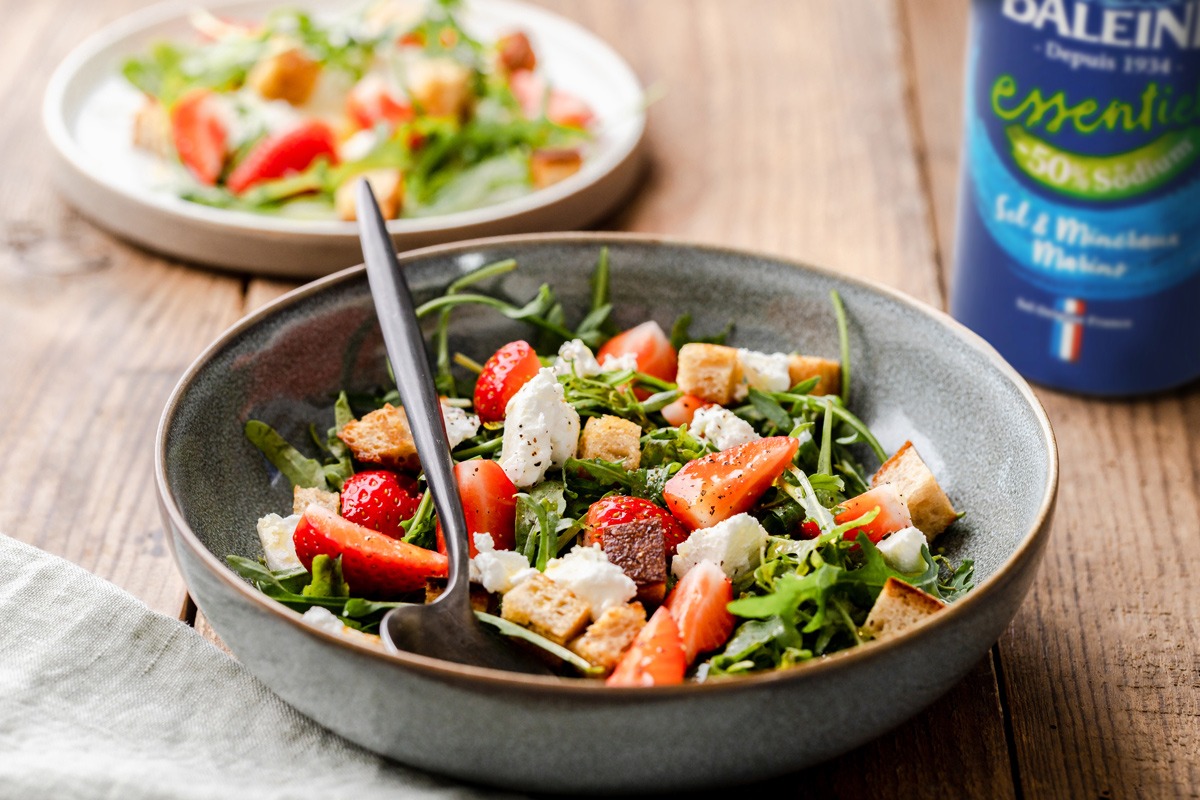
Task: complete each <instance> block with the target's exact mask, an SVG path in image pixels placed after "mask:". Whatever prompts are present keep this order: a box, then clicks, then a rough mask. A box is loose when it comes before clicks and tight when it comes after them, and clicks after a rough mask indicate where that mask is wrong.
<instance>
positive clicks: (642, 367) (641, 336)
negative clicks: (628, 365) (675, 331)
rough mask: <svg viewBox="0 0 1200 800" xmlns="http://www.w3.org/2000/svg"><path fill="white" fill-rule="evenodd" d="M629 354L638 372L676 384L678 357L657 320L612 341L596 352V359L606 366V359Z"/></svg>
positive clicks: (619, 334) (635, 328)
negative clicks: (635, 360) (635, 361)
mask: <svg viewBox="0 0 1200 800" xmlns="http://www.w3.org/2000/svg"><path fill="white" fill-rule="evenodd" d="M627 353H632V354H633V357H634V358H635V359H637V368H638V372H644V373H646V374H647V375H650V376H651V377H654V378H658V379H659V380H663V381H668V382H672V383H673V382H674V381H675V373H676V371H677V370H678V367H679V356H678V354H677V353H676V352H675V348H674V347H672V346H671V340H670V339H668V338H667V334H665V333H663V329H662V328H661V327H659V324H658V323H657V322H655V321H654V320H650V321H649V322H643V323H642V324H641V325H637V326H635V327H633V328H630V329H629V330H627V331H625V332H623V333H618V334H617V335H616V336H614V337H613V338H611V339H609V340H608V341H607V342H605V343H604V344H603V345H602V346H601V347H600V350H599V351H598V352H597V353H596V359H597V360H598V361H599V362H600V363H601V364H603V363H604V359H605V357H606V356H613V357H614V358H619V357H620V356H623V355H625V354H627Z"/></svg>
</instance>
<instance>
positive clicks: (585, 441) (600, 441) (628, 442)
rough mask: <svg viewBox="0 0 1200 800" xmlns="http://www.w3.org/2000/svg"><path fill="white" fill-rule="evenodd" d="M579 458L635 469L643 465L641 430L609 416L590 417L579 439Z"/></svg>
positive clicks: (635, 424) (625, 420) (639, 427)
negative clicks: (618, 464) (615, 463)
mask: <svg viewBox="0 0 1200 800" xmlns="http://www.w3.org/2000/svg"><path fill="white" fill-rule="evenodd" d="M579 458H581V459H584V460H586V459H589V458H599V459H601V460H603V461H612V462H617V463H620V464H621V465H622V466H623V467H625V469H628V470H634V469H637V468H638V465H639V464H641V463H642V426H641V425H638V424H637V423H636V422H633V421H631V420H627V419H621V418H620V417H614V416H612V415H611V414H605V415H604V416H602V417H590V418H589V419H588V421H587V424H586V425H584V426H583V435H582V436H581V437H580V439H579Z"/></svg>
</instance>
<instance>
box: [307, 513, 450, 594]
mask: <svg viewBox="0 0 1200 800" xmlns="http://www.w3.org/2000/svg"><path fill="white" fill-rule="evenodd" d="M292 542H293V543H294V544H295V545H296V555H297V556H299V558H300V562H301V563H302V564H304V567H305V569H312V561H313V558H315V557H316V556H318V555H327V556H329V557H330V558H336V557H337V556H341V557H342V575H343V576H345V578H346V583H348V584H350V592H351V594H352V596H354V597H366V598H369V599H375V600H382V599H388V598H395V597H397V596H399V595H402V594H405V593H407V592H412V591H415V590H417V589H420V588H422V587H423V586H424V585H425V581H426V579H428V578H444V577H445V576H446V567H447V562H446V557H445V556H444V555H442V554H441V553H438V552H436V551H433V550H426V549H425V548H423V547H417V546H416V545H413V544H408V543H407V542H403V541H400V540H399V539H393V538H391V537H390V536H386V535H384V534H382V533H379V532H378V531H373V530H371V529H370V528H364V527H363V526H362V525H356V524H354V523H353V522H350V521H349V520H346V519H343V518H342V517H339V516H338V515H337V514H335V513H333V512H332V511H330V510H329V509H327V508H323V507H321V506H318V505H310V506H309V507H308V509H307V510H306V511H305V512H304V516H303V517H301V518H300V523H299V524H298V525H297V526H296V532H295V534H293V535H292Z"/></svg>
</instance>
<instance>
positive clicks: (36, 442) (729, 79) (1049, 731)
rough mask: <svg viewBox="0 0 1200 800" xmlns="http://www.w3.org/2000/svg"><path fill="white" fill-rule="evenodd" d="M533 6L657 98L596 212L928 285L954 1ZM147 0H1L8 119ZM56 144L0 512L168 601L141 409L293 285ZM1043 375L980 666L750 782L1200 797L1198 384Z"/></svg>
mask: <svg viewBox="0 0 1200 800" xmlns="http://www.w3.org/2000/svg"><path fill="white" fill-rule="evenodd" d="M540 4H541V5H544V6H547V7H549V8H551V9H552V10H555V11H558V12H560V13H562V14H564V15H566V16H568V17H571V18H574V19H576V20H578V21H579V22H581V23H582V24H583V25H584V26H586V27H588V28H590V29H592V30H594V31H596V32H597V33H599V34H600V35H601V36H603V37H605V38H606V39H608V40H609V41H610V42H612V43H613V44H614V46H615V47H616V48H617V49H618V50H619V51H620V52H621V53H622V54H623V55H624V56H625V57H626V58H627V59H629V61H630V62H631V63H632V64H633V66H634V69H635V71H636V72H637V73H638V75H639V76H640V77H641V78H642V80H643V81H644V82H645V83H646V84H655V85H658V86H660V87H661V88H662V89H663V90H664V92H665V94H664V96H663V98H662V100H661V101H659V102H658V103H656V104H655V105H654V106H653V107H652V108H651V109H650V129H649V131H650V132H649V141H648V145H649V146H648V151H649V154H650V157H651V162H652V165H651V168H650V170H649V171H648V173H647V175H646V178H645V181H644V185H643V186H642V188H641V191H640V192H639V194H638V195H637V196H636V197H635V198H633V199H632V200H631V202H630V203H629V204H628V206H627V207H626V208H625V209H623V210H622V211H620V212H619V213H617V214H616V215H615V216H614V217H613V218H612V219H610V220H608V221H606V223H605V227H612V228H617V229H625V230H638V231H652V232H661V233H665V234H669V235H673V236H679V237H683V238H690V239H697V240H700V241H707V242H716V243H721V244H727V245H733V246H739V247H749V248H752V249H756V250H763V251H769V252H774V253H780V254H784V255H787V256H791V257H795V258H799V259H803V260H808V261H812V262H816V263H821V264H824V265H827V266H832V267H835V268H838V269H841V270H844V271H846V272H848V273H852V274H856V275H861V276H864V277H871V278H876V279H879V280H882V281H884V282H887V283H890V284H892V285H894V286H898V287H900V288H902V289H904V290H906V291H908V292H910V293H912V294H914V295H916V296H917V297H919V298H921V299H923V300H926V301H928V302H932V303H935V304H942V303H943V302H944V287H945V285H946V282H947V280H948V275H947V265H948V263H949V259H950V253H951V252H952V240H953V209H954V203H955V196H956V193H955V175H956V171H957V153H958V138H959V131H960V129H961V126H960V123H959V119H958V113H959V112H958V109H959V107H960V101H959V95H960V92H961V74H962V73H961V66H962V48H963V28H964V25H965V3H964V2H961V1H960V0H907V2H900V0H897V1H896V2H884V1H883V0H853V2H851V1H850V0H842V1H840V2H839V1H837V0H824V1H823V2H811V3H807V2H806V3H796V2H790V1H789V0H743V2H739V3H730V2H728V0H656V2H654V3H647V2H640V1H639V0H592V1H591V2H589V3H579V2H572V1H571V0H545V1H544V2H541V3H540ZM139 5H141V3H140V2H135V1H134V0H104V2H97V3H92V4H75V3H69V2H68V0H59V2H45V3H24V2H20V0H7V2H0V13H3V18H4V19H5V21H6V26H7V28H8V29H9V30H10V31H20V33H21V35H20V36H15V35H10V36H8V37H6V40H7V43H8V46H6V48H3V49H0V97H3V99H4V101H5V104H6V105H5V107H6V109H7V110H8V115H7V117H8V119H9V120H28V121H31V120H35V119H36V118H37V113H38V111H37V109H38V103H39V101H40V95H41V92H42V89H43V87H44V85H45V80H46V78H47V77H48V75H49V69H50V68H51V67H52V66H53V64H55V63H57V61H58V60H59V59H60V58H61V57H62V56H63V55H64V54H65V53H66V51H67V50H68V49H69V48H70V47H71V46H72V45H74V44H75V43H76V42H78V41H79V40H81V39H82V38H83V37H84V36H85V35H86V34H87V33H90V32H91V31H92V30H95V29H96V28H97V27H99V25H100V24H103V23H105V22H107V21H110V20H112V19H115V18H117V17H118V16H120V15H121V14H123V13H125V12H127V11H128V10H131V9H132V8H134V7H137V6H139ZM67 9H69V12H70V13H67ZM29 76H36V77H35V78H34V79H32V80H31V79H30V78H29ZM47 147H48V145H47V144H46V143H45V142H44V140H43V138H42V136H41V133H40V130H38V128H37V127H36V125H34V124H32V123H29V124H14V123H12V122H9V123H7V124H5V125H3V126H0V166H2V167H3V170H4V174H5V176H6V179H5V181H3V182H0V230H2V231H3V236H2V237H0V375H4V376H6V379H5V380H3V381H0V408H3V409H4V410H5V412H6V413H5V414H4V415H2V416H0V446H4V448H5V452H6V453H7V455H8V458H6V459H5V460H4V461H3V462H2V464H0V531H2V532H4V533H7V534H8V535H11V536H15V537H17V538H19V539H22V540H25V541H29V542H32V543H34V544H36V545H38V546H40V547H43V548H44V549H47V550H50V551H51V552H55V553H58V554H60V555H64V556H66V557H67V558H69V559H71V560H73V561H76V562H77V563H80V564H82V565H83V566H85V567H87V568H88V569H91V570H93V571H95V572H97V573H98V574H100V575H103V576H104V577H107V578H109V579H111V580H114V581H115V582H117V583H118V584H119V585H121V586H123V587H125V588H126V589H128V590H130V591H131V592H132V593H134V594H135V595H137V596H138V597H140V598H142V599H143V600H144V601H146V602H147V603H149V604H150V605H151V606H152V607H154V608H156V609H159V610H162V611H165V612H166V613H171V614H176V613H179V612H180V609H181V608H183V598H184V595H183V587H182V584H181V582H180V580H179V578H178V576H177V574H176V573H175V570H174V567H173V565H172V564H171V561H170V558H169V555H168V554H167V552H166V549H165V547H164V542H163V533H162V527H161V523H160V522H159V520H158V513H157V509H156V507H155V502H154V497H153V482H152V475H153V472H152V457H153V436H154V429H155V426H156V424H157V420H158V415H159V413H160V411H161V408H162V405H163V403H164V402H165V399H166V396H167V394H168V393H169V391H170V389H171V387H172V386H173V385H174V383H175V381H176V379H177V378H178V376H179V374H180V373H181V372H182V370H183V369H184V368H185V367H186V365H187V364H188V363H189V362H190V361H191V359H192V358H193V357H194V356H195V355H196V354H197V353H198V352H199V351H200V350H201V349H202V348H203V347H204V345H206V344H207V343H208V342H209V341H210V340H212V339H213V338H214V337H215V336H216V335H217V334H218V333H219V332H220V331H221V330H222V329H224V328H225V327H226V326H227V325H228V324H230V323H231V322H233V321H234V320H236V319H237V318H238V317H240V316H241V315H242V314H243V313H245V312H246V311H247V310H249V309H252V308H255V307H258V306H259V305H261V304H262V303H264V302H267V301H268V300H270V299H272V298H273V297H276V296H278V295H279V294H280V293H282V292H284V291H286V290H287V289H289V288H291V286H292V284H288V283H281V282H276V281H261V280H253V279H251V280H249V281H246V280H243V279H241V278H239V277H231V276H226V275H222V274H218V273H211V272H205V271H201V270H196V269H191V268H184V267H180V266H178V265H175V264H171V263H168V262H165V261H163V260H161V259H158V258H155V257H153V256H150V255H147V254H144V253H142V252H141V251H138V250H136V249H134V248H131V247H128V246H126V245H124V244H122V243H120V242H117V241H116V240H114V239H112V238H111V237H109V236H108V235H107V234H105V233H102V232H100V231H97V230H95V229H94V228H91V227H90V226H88V225H87V224H86V223H84V222H83V221H82V220H81V219H80V218H79V217H78V215H77V214H75V213H74V212H73V211H71V210H70V209H68V208H67V207H66V206H65V205H63V203H62V202H61V201H60V200H59V199H58V198H57V197H56V196H55V195H54V194H53V192H52V191H51V190H50V188H49V186H48V183H47V176H46V175H45V172H44V164H45V160H46V158H45V156H46V149H47ZM8 376H17V377H16V379H7V378H8ZM1041 395H1042V397H1043V399H1044V401H1045V402H1046V404H1047V406H1048V409H1049V411H1050V414H1051V417H1052V419H1053V421H1054V423H1055V425H1056V429H1057V431H1058V433H1059V437H1060V445H1061V447H1062V453H1063V496H1062V504H1061V508H1060V512H1059V518H1058V519H1059V522H1058V525H1057V528H1056V533H1055V536H1054V537H1053V539H1052V541H1051V545H1050V551H1049V553H1048V554H1047V558H1046V564H1045V567H1044V568H1043V571H1042V573H1041V576H1040V577H1039V581H1038V584H1037V587H1036V588H1035V590H1034V593H1033V595H1032V596H1031V598H1030V600H1029V601H1028V602H1027V603H1026V604H1025V606H1024V607H1023V608H1022V610H1021V612H1020V614H1019V616H1018V618H1017V621H1016V623H1015V624H1014V626H1013V627H1012V628H1011V629H1010V631H1009V632H1008V633H1007V634H1006V635H1005V637H1004V638H1003V640H1002V643H1001V646H1000V648H999V650H998V658H997V661H996V662H995V663H994V660H993V658H988V659H986V660H985V661H984V662H982V663H981V664H980V665H979V666H978V667H977V668H976V669H975V670H974V671H973V673H972V674H971V675H970V676H969V677H968V679H967V680H965V681H964V682H963V683H962V684H960V685H959V686H958V687H956V688H955V689H954V690H953V691H952V692H951V694H950V695H949V696H947V697H946V698H943V699H942V700H941V701H939V702H938V703H936V704H935V705H934V706H933V707H932V708H931V709H930V710H928V711H927V712H925V713H924V714H922V715H920V716H919V717H917V718H916V719H914V720H913V721H911V722H909V723H907V724H906V725H904V726H902V727H901V728H900V729H899V730H898V731H896V732H893V733H892V734H889V735H887V736H885V737H883V738H881V739H879V740H878V741H876V742H873V743H871V744H869V745H867V746H865V747H863V748H860V749H859V750H858V751H856V752H855V753H852V754H849V755H847V756H845V757H843V758H841V759H837V760H835V761H833V762H831V763H830V764H827V765H823V766H821V767H818V768H815V769H812V770H809V771H806V772H805V773H803V774H802V775H799V776H790V777H789V778H788V779H784V780H780V781H775V782H772V783H770V784H769V785H768V786H767V787H763V788H765V789H768V790H770V791H778V792H783V793H785V794H786V795H788V796H796V795H799V794H805V793H809V792H811V793H812V794H813V795H816V796H824V795H836V796H859V795H861V794H865V793H867V792H870V793H871V794H872V795H874V796H880V797H935V796H939V797H1011V796H1021V795H1024V796H1029V797H1066V796H1107V797H1125V796H1172V795H1175V796H1188V795H1195V791H1196V790H1195V787H1196V786H1198V785H1200V771H1198V770H1200V767H1198V766H1197V758H1196V755H1195V754H1196V753H1197V751H1198V750H1200V701H1198V698H1200V692H1197V688H1200V655H1198V651H1197V645H1196V641H1197V634H1198V633H1200V631H1197V629H1196V628H1197V624H1198V623H1197V619H1196V617H1197V612H1196V610H1195V601H1194V597H1195V596H1196V595H1195V590H1194V588H1193V587H1194V579H1195V578H1196V574H1195V570H1196V567H1195V564H1196V563H1197V559H1198V558H1200V552H1198V547H1200V537H1198V536H1197V535H1196V531H1197V530H1198V529H1200V503H1198V501H1197V498H1198V497H1200V456H1198V453H1200V442H1198V441H1197V436H1198V435H1200V434H1198V433H1197V431H1200V392H1198V391H1197V390H1196V389H1192V390H1189V391H1186V392H1180V393H1176V394H1174V395H1171V396H1169V397H1165V398H1161V399H1156V400H1150V401H1141V402H1134V403H1093V402H1087V401H1082V400H1079V399H1075V398H1068V397H1064V396H1061V395H1057V394H1055V393H1051V392H1042V393H1041ZM1148 510H1149V512H1151V513H1153V514H1155V516H1154V517H1153V518H1151V517H1149V516H1148ZM1164 520H1165V521H1164ZM1152 534H1156V535H1152ZM196 624H197V628H198V629H201V630H205V628H206V626H205V623H204V620H203V619H202V618H200V619H198V620H197V621H196ZM996 663H998V666H999V668H1000V670H999V672H997V670H996V669H995V668H994V666H995V664H996ZM1001 698H1004V700H1006V702H1007V705H1006V706H1002V704H1001ZM1006 715H1007V716H1006ZM1006 719H1007V722H1008V723H1009V727H1010V729H1011V731H1012V737H1011V738H1012V743H1013V746H1014V749H1015V753H1016V756H1017V758H1016V762H1015V765H1014V764H1013V763H1012V762H1011V761H1010V759H1009V750H1008V743H1007V742H1006V735H1005V722H1006ZM949 732H954V733H953V734H951V733H949ZM1014 775H1016V776H1017V778H1018V781H1019V782H1018V784H1016V785H1014V783H1013V776H1014Z"/></svg>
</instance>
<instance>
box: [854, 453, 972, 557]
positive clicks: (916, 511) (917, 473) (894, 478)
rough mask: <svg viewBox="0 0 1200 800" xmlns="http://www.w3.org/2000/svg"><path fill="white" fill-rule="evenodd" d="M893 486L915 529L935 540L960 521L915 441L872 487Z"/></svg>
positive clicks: (874, 478)
mask: <svg viewBox="0 0 1200 800" xmlns="http://www.w3.org/2000/svg"><path fill="white" fill-rule="evenodd" d="M882 483H890V484H892V486H894V487H895V488H896V491H897V492H899V494H900V497H901V499H903V500H904V503H905V504H906V505H907V506H908V513H909V515H910V516H911V517H912V524H913V527H916V528H918V529H920V531H921V533H923V534H925V538H926V539H928V540H929V542H930V543H931V544H932V543H933V540H934V539H936V538H937V537H938V535H939V534H941V532H942V531H944V530H946V528H948V527H949V526H950V523H952V522H954V520H956V519H958V512H957V511H955V510H954V506H952V505H951V504H950V498H949V497H947V496H946V493H945V492H944V491H942V487H941V486H939V485H938V482H937V478H935V477H933V473H932V472H931V471H930V470H929V467H927V466H925V461H924V460H923V459H922V458H921V456H920V455H919V454H918V453H917V449H916V448H915V447H913V443H912V442H905V443H904V446H903V447H901V448H900V449H899V450H897V451H896V454H895V455H893V456H892V457H891V458H889V459H888V460H887V461H885V462H884V463H883V466H882V467H880V468H879V471H878V472H876V473H875V475H874V476H872V478H871V485H872V486H878V485H880V484H882Z"/></svg>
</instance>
